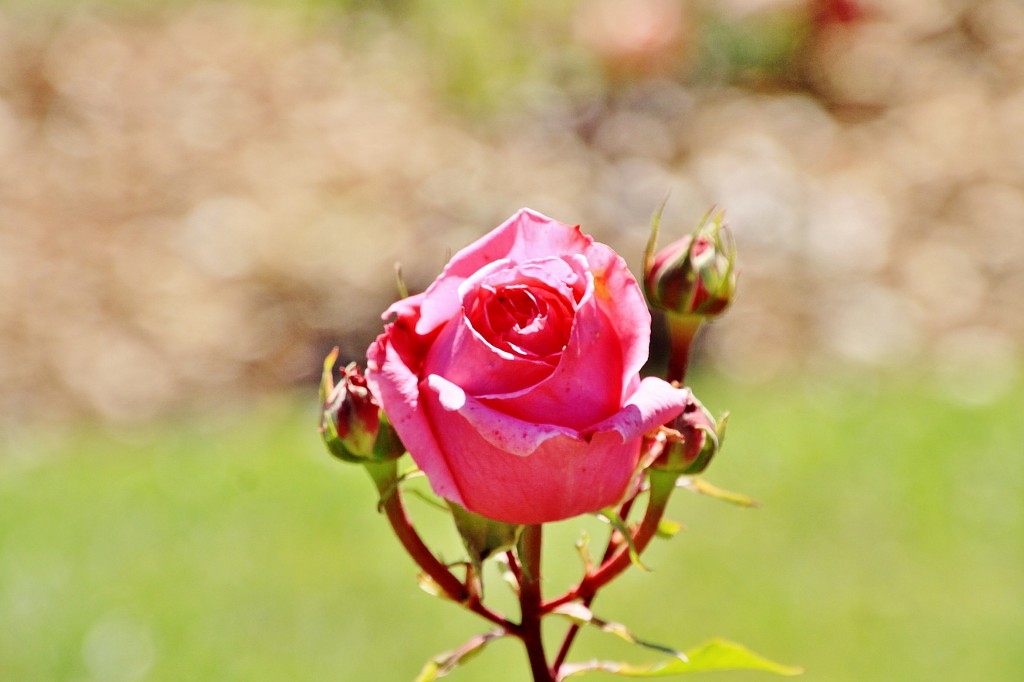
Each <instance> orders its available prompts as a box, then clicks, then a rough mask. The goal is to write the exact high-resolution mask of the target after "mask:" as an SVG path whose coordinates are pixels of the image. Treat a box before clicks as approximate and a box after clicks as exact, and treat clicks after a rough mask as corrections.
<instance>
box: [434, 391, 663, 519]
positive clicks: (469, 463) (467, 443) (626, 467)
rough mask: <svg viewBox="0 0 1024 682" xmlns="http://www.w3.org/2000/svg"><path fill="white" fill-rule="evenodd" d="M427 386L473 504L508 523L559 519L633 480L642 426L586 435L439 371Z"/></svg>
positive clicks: (593, 506) (597, 505) (448, 452)
mask: <svg viewBox="0 0 1024 682" xmlns="http://www.w3.org/2000/svg"><path fill="white" fill-rule="evenodd" d="M426 388H427V389H429V390H424V391H423V407H424V408H425V410H426V412H427V414H428V415H429V418H430V420H431V422H432V423H433V424H434V425H435V429H436V432H437V434H438V439H439V441H440V445H441V448H442V449H443V450H444V453H445V456H446V457H447V458H448V464H449V467H450V470H451V471H452V472H453V474H454V476H455V477H456V478H457V480H458V487H459V489H460V490H462V491H463V493H464V495H463V502H462V504H463V505H464V506H465V507H466V508H467V509H470V510H471V511H474V512H476V513H478V514H482V515H484V516H487V517H490V518H493V519H497V520H499V521H505V522H508V523H543V522H547V521H557V520H560V519H565V518H569V517H572V516H576V515H579V514H584V513H589V512H594V511H597V510H599V509H603V508H604V507H607V506H609V505H611V504H614V503H615V502H617V501H618V500H620V499H621V498H622V496H623V494H624V493H625V491H626V488H627V486H628V485H629V483H630V479H631V476H632V474H633V471H634V470H635V468H636V466H637V462H638V460H639V456H640V442H641V439H640V436H639V434H638V435H637V436H636V437H635V438H632V439H630V440H623V438H622V433H621V431H620V430H619V428H618V425H612V426H611V427H610V428H609V429H608V430H606V431H602V432H599V433H592V434H591V435H590V436H589V437H586V438H585V437H583V436H582V435H580V434H579V433H578V432H576V431H574V430H572V429H566V428H561V427H557V426H549V425H538V424H534V423H530V422H525V421H521V420H518V419H515V418H512V417H509V416H508V415H504V414H502V413H501V412H498V411H496V410H493V409H491V408H489V407H487V406H486V405H484V404H483V403H481V402H480V401H478V400H476V399H474V398H473V397H471V396H467V395H466V394H465V393H464V392H463V391H462V390H461V389H459V388H458V387H457V386H455V385H454V384H452V383H451V382H448V381H446V380H445V379H442V378H441V377H436V376H432V377H430V379H429V380H428V382H427V387H426ZM624 409H628V410H630V411H634V410H635V411H637V412H638V413H639V412H643V410H642V409H641V408H640V407H639V406H638V405H630V406H628V407H627V408H624ZM680 409H681V408H680ZM644 421H645V420H643V419H640V420H632V419H631V418H624V419H623V424H629V425H631V426H635V427H640V426H641V425H642V423H643V422H644ZM435 490H436V488H435ZM439 494H441V493H440V492H439Z"/></svg>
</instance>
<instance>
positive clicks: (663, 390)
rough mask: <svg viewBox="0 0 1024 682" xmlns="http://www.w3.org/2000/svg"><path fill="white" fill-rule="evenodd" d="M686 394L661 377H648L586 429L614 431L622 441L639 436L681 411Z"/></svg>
mask: <svg viewBox="0 0 1024 682" xmlns="http://www.w3.org/2000/svg"><path fill="white" fill-rule="evenodd" d="M689 397H690V389H688V388H676V387H674V386H672V384H670V383H668V382H667V381H665V380H663V379H658V378H656V377H647V378H646V379H644V380H643V381H641V382H640V386H639V387H638V388H637V390H636V392H635V393H633V395H632V396H630V398H629V400H627V401H626V404H625V405H624V406H623V408H622V409H621V410H619V411H618V412H617V413H616V414H615V415H614V416H612V417H609V418H608V419H605V420H604V421H602V422H600V423H599V424H595V425H594V426H592V427H590V428H589V429H587V432H588V433H604V432H608V431H615V432H617V433H618V434H619V437H620V438H622V440H629V439H631V438H636V437H637V436H642V435H644V434H645V433H650V432H651V431H653V430H654V429H656V428H658V427H659V426H661V425H662V424H665V423H667V422H669V421H671V420H673V419H675V418H676V417H677V416H679V415H680V414H682V412H683V409H685V407H686V401H687V399H688V398H689Z"/></svg>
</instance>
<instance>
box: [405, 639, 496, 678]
mask: <svg viewBox="0 0 1024 682" xmlns="http://www.w3.org/2000/svg"><path fill="white" fill-rule="evenodd" d="M506 634H508V633H506V632H505V631H504V630H493V631H491V632H486V633H484V634H482V635H477V636H476V637H474V638H472V639H471V640H469V641H468V642H466V643H465V644H463V645H462V646H460V647H459V648H458V649H455V650H453V651H446V652H444V653H443V654H438V655H437V656H435V657H434V658H432V659H430V660H429V661H427V664H426V665H425V666H423V669H422V670H421V671H420V674H419V675H418V676H417V677H416V679H415V680H414V682H433V680H436V679H437V678H439V677H444V676H445V675H447V674H448V673H450V672H452V671H453V670H455V669H456V668H458V667H459V666H460V665H462V664H463V663H465V662H466V661H468V660H469V659H471V658H472V657H473V656H476V655H477V654H478V653H480V651H482V650H483V648H484V647H485V646H487V645H488V644H490V643H491V642H493V641H494V640H496V639H499V638H501V637H504V636H505V635H506Z"/></svg>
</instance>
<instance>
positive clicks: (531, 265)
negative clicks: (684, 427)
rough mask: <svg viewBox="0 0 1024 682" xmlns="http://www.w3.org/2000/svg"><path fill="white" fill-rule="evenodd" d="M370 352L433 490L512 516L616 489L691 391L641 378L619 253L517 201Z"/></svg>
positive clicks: (640, 333)
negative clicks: (645, 443)
mask: <svg viewBox="0 0 1024 682" xmlns="http://www.w3.org/2000/svg"><path fill="white" fill-rule="evenodd" d="M391 315H394V316H395V320H394V322H392V323H391V324H388V325H386V327H385V330H384V333H383V334H381V335H380V336H379V337H378V338H377V340H376V341H375V342H374V343H373V344H372V345H371V346H370V348H369V350H368V351H367V356H368V363H367V368H368V369H367V374H366V376H367V380H368V382H369V385H370V388H371V390H372V391H373V393H374V394H375V396H376V397H377V399H378V400H379V401H380V404H381V406H382V408H383V410H384V412H385V413H386V414H387V415H388V418H389V419H390V420H391V422H392V424H393V425H394V428H395V430H396V431H397V432H398V435H399V436H400V437H401V439H402V441H403V442H404V443H405V445H406V447H408V448H409V452H410V454H411V455H412V457H413V459H414V460H415V461H416V463H417V465H418V466H419V467H420V468H421V469H422V470H423V471H424V473H425V474H426V475H427V478H428V479H429V481H430V484H431V486H432V487H433V489H434V491H435V492H436V493H437V494H438V495H440V496H441V497H444V498H446V499H448V500H451V501H452V502H455V503H458V504H460V505H462V506H464V507H466V508H467V509H469V510H470V511H474V512H476V513H478V514H482V515H484V516H487V517H490V518H492V519H496V520H499V521H506V522H509V523H542V522H546V521H555V520H559V519H564V518H568V517H571V516H575V515H577V514H582V513H587V512H594V511H597V510H599V509H602V508H604V507H607V506H609V505H612V504H614V503H615V502H617V501H619V500H620V499H621V498H622V497H623V495H624V494H625V493H626V489H627V487H628V486H629V483H630V480H631V478H632V474H633V473H634V470H635V469H636V467H637V463H638V460H639V457H640V448H641V441H642V437H643V435H644V434H645V433H648V432H650V431H651V430H653V429H655V428H657V427H658V426H660V425H662V424H664V423H665V422H667V421H669V420H671V419H673V418H674V417H676V416H677V415H678V414H679V413H680V412H681V411H682V410H683V407H684V406H685V404H686V398H687V396H688V395H689V392H688V391H686V390H683V389H677V388H674V387H672V386H671V385H669V384H668V383H666V382H665V381H663V380H661V379H655V378H647V379H644V380H642V381H641V379H640V376H639V370H640V367H641V366H642V365H643V363H644V362H645V361H646V359H647V354H648V344H649V340H650V328H651V317H650V313H649V312H648V310H647V306H646V304H645V303H644V298H643V295H642V293H641V291H640V287H639V286H638V284H637V282H636V280H635V279H634V277H633V275H632V274H630V272H629V270H628V269H627V267H626V264H625V262H624V261H623V260H622V258H620V257H619V256H618V255H617V254H616V253H615V252H614V251H612V250H611V249H610V248H609V247H607V246H605V245H604V244H600V243H596V242H594V240H593V239H592V238H591V237H589V236H587V235H584V234H583V233H582V232H580V229H579V227H578V226H577V227H572V226H569V225H565V224H563V223H560V222H558V221H555V220H552V219H550V218H547V217H545V216H543V215H541V214H539V213H536V212H534V211H531V210H529V209H522V210H520V211H519V212H518V213H516V214H515V215H514V216H512V217H511V218H510V219H509V220H507V221H506V222H505V223H503V224H502V225H500V226H499V227H498V228H496V229H495V230H494V231H493V232H491V233H490V234H488V235H487V236H485V237H483V238H482V239H480V240H478V241H477V242H475V243H473V244H471V245H470V246H468V247H466V248H465V249H463V250H462V251H460V252H459V253H457V254H456V255H455V257H454V258H452V260H451V261H450V262H449V263H448V265H447V266H446V267H445V269H444V272H442V273H441V275H440V276H439V277H438V278H437V280H435V281H434V283H433V284H431V285H430V287H429V288H428V289H427V290H426V291H425V292H424V293H422V294H418V295H415V296H410V297H409V298H406V299H403V300H401V301H398V302H397V303H395V304H394V305H392V306H391V307H390V308H389V309H388V310H387V311H386V312H385V314H384V317H385V318H387V317H389V316H391Z"/></svg>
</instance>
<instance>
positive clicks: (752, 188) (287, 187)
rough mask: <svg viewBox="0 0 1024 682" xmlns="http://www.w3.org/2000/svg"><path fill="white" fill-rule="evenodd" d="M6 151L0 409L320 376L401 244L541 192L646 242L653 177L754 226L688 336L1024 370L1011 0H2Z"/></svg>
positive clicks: (1023, 234)
mask: <svg viewBox="0 0 1024 682" xmlns="http://www.w3.org/2000/svg"><path fill="white" fill-rule="evenodd" d="M441 5H444V7H443V8H442V7H441ZM0 159H2V163H0V415H2V416H0V421H17V420H23V419H27V418H33V417H36V416H41V415H50V416H52V415H90V416H100V417H102V418H106V419H114V420H134V419H139V418H146V417H150V416H154V415H158V414H162V413H165V412H166V411H168V410H172V409H178V408H181V407H188V406H195V405H200V406H202V405H207V404H212V403H220V402H223V401H225V400H231V399H232V398H235V397H239V396H245V395H248V394H251V393H253V392H257V393H258V392H263V391H266V390H270V389H275V388H279V387H284V386H289V385H293V384H295V383H298V382H306V381H310V380H313V379H315V377H316V375H317V373H318V371H319V365H320V362H321V358H322V357H323V354H324V353H325V352H326V350H327V349H328V348H329V347H330V346H332V345H335V344H339V345H340V346H341V347H342V350H343V355H344V356H345V357H346V358H354V359H358V358H359V357H360V356H361V354H362V352H363V350H364V349H365V347H366V344H367V343H368V342H369V340H370V339H371V338H372V337H373V335H374V334H375V333H376V331H377V329H379V325H380V321H379V318H378V315H379V313H380V311H381V310H382V309H383V308H384V306H385V305H386V304H387V303H388V302H389V301H390V300H392V299H393V298H394V296H395V285H394V272H393V266H394V263H395V262H397V261H401V262H402V264H403V267H404V272H405V278H406V280H407V281H408V283H409V285H410V288H412V289H419V288H422V287H424V286H426V284H428V283H429V281H430V280H431V279H432V278H433V277H434V276H435V275H436V273H437V272H438V271H439V270H440V268H441V266H442V265H443V263H444V261H445V259H446V257H447V255H448V254H450V253H451V252H453V251H455V250H457V249H459V248H461V247H462V246H464V245H466V244H467V243H469V242H470V241H472V240H473V239H475V238H477V237H478V236H480V235H482V234H483V233H484V232H486V231H487V230H489V229H491V228H492V227H494V226H495V225H497V224H498V223H499V222H501V221H502V220H503V219H504V218H506V217H507V216H508V215H510V214H511V213H512V212H513V211H514V210H515V209H517V208H519V207H520V206H523V205H528V206H530V207H532V208H535V209H537V210H540V211H542V212H544V213H547V214H549V215H551V216H552V217H554V218H557V219H559V220H562V221H565V222H570V223H580V224H581V225H582V226H583V228H584V231H586V232H589V233H591V234H594V235H595V236H596V237H598V238H599V239H601V240H602V241H606V242H608V243H610V244H612V245H613V246H614V247H616V248H617V249H619V250H620V252H621V253H622V254H623V255H624V256H625V257H626V258H627V260H629V261H630V263H631V265H633V266H634V268H636V267H638V266H639V263H640V253H641V250H642V246H643V243H644V241H645V240H646V237H647V221H648V219H649V217H650V215H651V213H652V211H653V210H654V209H655V208H656V206H657V205H658V203H659V202H660V201H661V199H662V197H663V196H664V195H665V193H666V192H671V199H670V202H669V204H668V208H667V210H666V214H665V219H664V222H663V230H664V231H663V235H664V236H663V238H664V239H667V238H668V237H669V236H671V235H672V234H673V233H676V234H680V235H681V234H683V233H684V232H685V231H688V230H689V229H690V228H691V226H693V225H694V224H695V223H696V221H697V220H698V219H699V218H700V216H701V215H702V214H703V213H704V211H705V210H707V209H708V208H709V207H710V206H711V205H712V204H717V205H718V206H720V207H723V208H724V209H725V210H726V213H727V217H728V220H729V222H730V224H731V226H732V228H733V229H734V232H735V234H736V237H737V241H738V243H739V248H740V259H741V271H742V276H741V291H740V297H739V299H738V300H737V302H736V305H735V307H734V309H733V311H732V312H731V314H730V315H728V316H727V317H726V318H725V319H724V320H723V321H722V322H721V323H720V324H718V325H716V327H715V328H714V329H713V330H712V336H711V338H710V339H709V341H713V343H712V342H708V343H705V350H706V353H707V355H706V357H707V365H706V366H708V367H714V368H716V369H718V370H721V371H724V372H726V373H728V374H730V375H733V376H736V377H739V378H743V379H748V380H751V381H758V380H762V379H768V378H771V377H774V376H776V375H778V374H780V373H784V372H791V371H802V370H809V371H828V372H830V373H834V374H835V375H836V376H840V375H844V374H845V375H851V374H853V375H857V374H858V373H861V372H864V371H874V370H876V369H886V368H892V367H899V366H913V367H918V368H923V369H924V370H925V371H927V372H929V373H931V375H933V376H934V379H935V384H936V389H937V390H939V391H942V392H944V393H945V394H947V395H948V396H949V397H950V398H951V399H953V400H956V401H960V402H967V403H984V402H986V401H989V400H992V399H994V398H996V397H998V396H999V395H1000V394H1001V392H1002V391H1003V390H1006V389H1007V388H1008V387H1009V386H1011V385H1012V384H1013V382H1014V380H1015V379H1016V377H1018V375H1019V372H1020V350H1021V344H1022V342H1024V268H1022V267H1021V263H1022V262H1024V5H1022V4H1021V3H1019V2H1016V1H1015V0H978V1H976V2H968V1H963V2H956V1H952V0H950V1H940V0H896V1H893V2H884V3H883V2H852V0H851V1H847V2H840V1H838V0H835V1H832V0H822V1H820V2H819V1H816V0H815V1H807V2H801V1H796V0H793V1H788V2H785V1H779V0H729V1H728V2H722V3H698V2H683V1H679V2H674V1H671V0H661V1H657V0H637V1H635V2H625V1H624V0H618V1H616V0H593V1H592V2H579V3H572V2H554V3H540V2H522V3H508V6H506V7H503V8H501V9H494V8H491V9H482V8H479V7H476V8H475V5H474V3H468V2H454V3H451V4H444V3H438V4H435V3H424V2H414V1H412V0H406V1H404V2H400V1H393V2H390V3H381V4H379V5H378V4H375V3H359V2H340V1H339V2H336V3H327V2H321V3H309V2H307V3H298V4H293V5H290V6H289V5H288V4H287V3H273V2H264V3H261V4H258V5H257V4H243V3H224V4H221V3H216V4H212V3H164V4H161V3H150V4H145V3H140V2H135V3H131V2H123V3H117V2H107V3H101V4H90V5H87V4H72V3H61V2H56V1H50V2H47V3H44V4H43V5H33V4H31V3H26V2H8V3H6V4H4V5H0Z"/></svg>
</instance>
